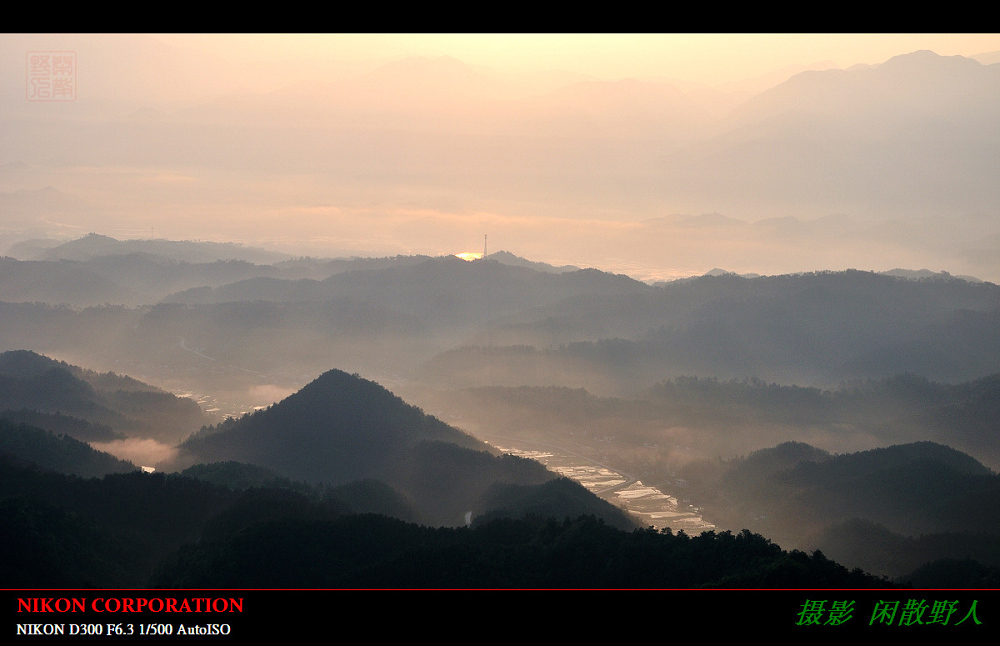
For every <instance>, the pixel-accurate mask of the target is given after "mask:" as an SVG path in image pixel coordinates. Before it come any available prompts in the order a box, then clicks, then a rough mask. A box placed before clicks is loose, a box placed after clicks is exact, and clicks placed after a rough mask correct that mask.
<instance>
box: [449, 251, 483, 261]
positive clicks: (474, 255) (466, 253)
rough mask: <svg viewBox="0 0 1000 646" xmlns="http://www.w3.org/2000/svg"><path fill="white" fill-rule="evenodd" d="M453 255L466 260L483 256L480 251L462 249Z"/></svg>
mask: <svg viewBox="0 0 1000 646" xmlns="http://www.w3.org/2000/svg"><path fill="white" fill-rule="evenodd" d="M455 255H456V256H457V257H459V258H461V259H462V260H468V261H469V262H472V261H473V260H479V259H480V258H482V257H483V254H481V253H472V252H471V251H464V252H462V253H456V254H455Z"/></svg>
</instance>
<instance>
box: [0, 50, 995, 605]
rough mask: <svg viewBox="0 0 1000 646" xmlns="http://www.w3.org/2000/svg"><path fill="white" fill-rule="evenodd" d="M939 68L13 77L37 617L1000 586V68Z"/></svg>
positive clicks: (322, 56)
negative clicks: (577, 592) (59, 90)
mask: <svg viewBox="0 0 1000 646" xmlns="http://www.w3.org/2000/svg"><path fill="white" fill-rule="evenodd" d="M904 36H906V35H895V36H891V35H886V36H880V37H877V38H876V37H875V36H869V35H854V36H852V37H851V38H850V39H846V40H845V39H843V38H840V37H837V36H834V35H821V34H817V35H812V36H809V37H808V38H803V37H801V36H797V35H782V34H772V35H768V36H766V37H759V38H760V40H754V38H753V37H750V36H749V35H743V36H741V35H736V34H731V35H708V34H705V35H695V34H690V35H672V36H658V35H652V34H634V35H628V37H625V36H621V37H619V36H614V35H596V34H595V35H582V34H578V35H563V36H561V37H556V36H544V35H531V34H522V35H509V36H500V35H490V34H480V35H476V36H475V38H470V37H467V36H463V35H454V34H453V35H448V34H442V35H438V36H435V37H431V36H424V35H417V34H411V35H395V36H390V35H382V36H378V35H366V34H355V35H338V36H320V35H315V36H314V35H294V36H277V35H273V36H268V35H249V34H247V35H230V36H221V35H220V36H209V35H198V34H187V35H185V34H175V35H170V34H163V35H150V36H143V35H121V36H119V35H59V34H54V35H45V34H20V35H9V36H6V37H2V38H0V80H4V82H3V83H0V98H2V99H3V100H2V101H0V122H2V123H3V125H4V127H3V129H2V130H0V132H2V135H0V518H2V522H0V534H2V536H0V543H3V544H4V545H8V546H14V547H13V548H12V549H14V550H15V551H18V552H23V553H24V554H25V558H24V559H21V560H16V562H15V561H14V560H9V562H7V563H4V564H3V565H2V568H0V569H2V572H0V575H2V576H0V579H2V580H3V581H4V582H6V583H7V584H8V585H22V586H26V587H37V585H57V586H84V587H93V586H98V587H100V586H110V587H116V586H122V587H128V586H131V587H142V586H149V585H163V586H168V587H169V586H195V587H219V586H230V585H231V586H237V587H239V586H251V587H253V586H261V585H263V586H268V585H270V586H278V587H282V586H290V587H301V586H306V587H308V586H317V587H324V586H326V587H339V586H347V587H366V586H407V585H412V586H415V587H426V586H432V585H443V586H449V585H453V586H458V587H476V585H477V584H479V585H482V586H485V587H491V586H495V587H504V586H510V585H516V586H524V587H545V586H557V587H558V586H570V585H572V586H577V585H578V586H581V587H589V586H591V585H609V586H622V587H630V586H651V587H660V586H668V585H677V586H682V587H683V586H692V587H694V586H722V587H726V586H734V587H741V586H754V585H758V586H760V585H763V586H777V587H781V586H786V587H787V586H792V587H795V586H803V587H816V586H824V585H829V586H846V587H851V586H853V585H856V586H859V587H868V586H878V585H883V586H885V585H888V584H889V582H888V580H887V579H877V578H874V577H871V576H870V575H867V574H865V573H864V572H861V571H860V570H855V571H850V570H847V569H845V568H844V567H841V564H842V565H844V566H847V567H862V568H865V569H866V570H869V571H871V572H874V573H875V574H877V575H884V576H892V577H900V576H907V577H912V579H911V580H913V581H924V582H943V581H948V582H949V583H950V584H952V585H955V586H957V587H966V586H971V585H993V584H994V583H995V582H996V581H1000V553H998V551H997V549H996V547H995V545H996V539H997V537H998V536H1000V519H998V517H997V514H996V512H995V510H996V509H997V501H996V500H995V498H996V495H997V481H996V478H997V476H996V474H995V470H996V469H998V468H1000V444H998V442H997V430H998V428H997V419H1000V418H998V415H1000V403H998V402H1000V287H998V283H1000V263H998V262H997V260H998V259H1000V211H998V210H997V209H998V207H997V205H998V204H1000V182H998V181H997V179H998V178H997V176H996V163H995V162H996V160H997V159H1000V117H998V115H1000V63H998V62H996V61H995V60H994V59H995V58H996V57H995V56H994V55H993V54H995V50H996V49H997V47H998V46H1000V44H998V43H1000V40H997V39H996V38H993V37H992V36H988V35H987V36H984V37H983V38H980V39H979V40H976V42H981V43H982V44H981V45H980V46H978V49H976V50H975V51H978V52H992V54H989V53H988V54H983V55H979V56H977V57H973V56H972V53H973V48H972V45H971V44H970V43H971V42H972V41H973V40H974V38H973V36H974V35H965V36H963V37H962V38H957V37H956V40H955V41H947V40H946V39H945V38H944V37H943V36H940V37H935V38H932V37H931V36H934V35H921V36H913V37H912V38H909V37H907V38H904ZM373 38H374V40H372V39H373ZM893 38H894V39H895V40H893ZM473 40H474V41H475V46H473V45H472V44H471V43H472V41H473ZM890 40H893V42H895V43H897V45H896V46H894V47H892V48H890V47H889V46H888V45H887V44H886V43H888V42H889V41H890ZM959 40H960V41H961V42H962V43H963V46H962V48H957V45H948V42H958V41H959ZM375 41H378V47H373V45H372V43H373V42H375ZM814 41H815V42H814ZM835 41H836V42H837V43H839V45H838V47H840V48H841V50H842V51H843V56H839V55H835V54H836V53H837V52H835V51H831V50H830V49H829V48H827V49H823V47H822V45H824V43H833V42H835ZM848 41H851V42H848ZM854 41H857V42H854ZM876 41H877V42H876ZM904 42H905V43H908V44H907V46H906V47H905V48H901V47H902V46H901V45H900V44H901V43H904ZM790 43H791V44H795V45H796V46H795V47H792V48H791V49H794V50H795V51H796V54H795V55H794V56H788V55H782V56H779V55H777V54H776V53H775V52H777V51H778V50H779V49H780V48H781V47H785V48H786V49H788V48H789V44H790ZM418 44H419V46H417V45H418ZM431 44H433V45H434V46H433V47H432V46H430V45H431ZM861 44H869V45H872V47H871V48H870V49H868V50H866V51H865V52H864V53H863V54H862V53H861V49H860V47H858V48H856V47H855V46H860V45H861ZM875 44H879V45H880V46H881V48H878V49H876V48H875V47H874V45H875ZM459 45H462V46H461V47H459ZM570 45H572V47H575V48H576V49H572V48H570V49H566V48H568V47H570ZM765 45H766V47H764V46H765ZM453 46H454V47H456V49H454V50H452V49H451V47H453ZM698 48H701V49H698ZM890 49H891V50H892V51H891V52H890ZM501 50H503V51H504V52H505V55H504V56H501V57H498V56H497V52H498V51H501ZM571 50H572V51H573V52H574V53H575V56H568V55H567V53H568V52H570V51H571ZM932 50H933V51H932ZM491 51H492V53H491ZM684 51H687V52H692V51H700V52H701V53H700V54H698V55H689V56H685V55H682V54H681V52H684ZM52 52H62V54H60V56H61V58H59V59H58V60H56V59H55V58H52V59H50V58H48V56H49V53H52ZM733 52H737V53H738V55H737V56H734V55H733ZM765 52H771V53H770V54H765ZM876 52H877V53H876ZM639 53H641V55H639ZM70 54H71V56H70ZM957 54H961V55H957ZM67 57H68V58H67ZM629 57H631V59H629ZM713 57H714V59H716V60H717V61H722V60H726V61H727V63H726V66H727V69H729V73H728V74H722V73H721V72H720V68H718V67H717V69H716V73H715V75H714V76H712V75H709V74H708V73H707V72H705V71H704V70H702V72H701V73H696V72H695V71H694V69H695V65H696V64H702V63H706V62H708V59H712V58H713ZM805 57H809V58H805ZM501 59H505V60H504V61H503V62H501ZM666 60H669V61H672V62H671V64H670V65H666V64H664V63H663V61H666ZM764 60H766V61H767V62H766V64H765V63H762V62H761V61H764ZM517 61H520V63H518V62H517ZM48 63H58V64H59V66H60V67H59V69H58V70H57V69H56V67H55V66H53V67H51V68H50V67H46V65H47V64H48ZM577 63H579V64H577ZM585 63H586V64H585ZM751 63H752V64H751ZM67 65H70V67H67ZM518 65H520V68H518ZM706 69H707V68H706ZM737 69H738V70H739V71H737ZM46 70H48V72H46ZM612 70H614V71H612ZM43 72H45V73H49V75H50V76H52V75H58V74H61V75H63V76H61V77H60V78H58V79H56V80H59V81H60V82H63V81H66V82H72V83H73V84H74V95H73V97H72V98H73V100H72V101H70V100H65V101H63V100H53V99H60V97H57V96H54V95H48V94H46V92H47V88H49V86H48V85H46V83H47V82H48V81H51V80H52V79H49V80H48V81H46V79H45V78H42V77H43V76H44V74H43ZM77 72H79V74H77ZM57 73H58V74H57ZM66 75H69V77H68V78H67V77H66ZM63 98H65V97H63ZM480 251H482V252H483V254H482V255H481V254H480V253H479V252H480ZM484 256H485V257H484ZM501 446H502V447H504V448H503V449H502V450H501V449H499V448H497V447H501ZM529 455H530V456H535V457H537V458H538V460H540V461H541V462H540V461H535V460H533V459H528V458H526V457H519V456H529ZM542 462H544V465H543V463H542ZM545 465H547V466H548V468H547V467H546V466H545ZM138 466H142V467H143V469H138V470H137V468H136V467H138ZM152 467H155V469H156V473H152V474H150V473H149V471H150V468H152ZM549 469H552V470H549ZM559 474H563V475H565V476H567V477H562V476H560V475H559ZM581 483H585V484H586V487H585V486H584V484H581ZM609 501H617V502H616V504H612V502H609ZM619 504H620V505H621V506H622V507H623V508H628V509H630V510H632V512H633V513H634V514H636V515H635V516H629V514H628V513H626V512H625V511H624V510H623V508H620V507H618V506H617V505H619ZM640 508H641V509H640ZM154 512H155V513H154ZM639 514H641V517H642V518H643V519H644V520H648V521H649V522H650V523H652V524H654V527H655V528H650V529H645V530H639V531H633V530H635V528H636V523H637V522H638V521H637V520H636V518H639V517H640V516H639ZM671 526H672V527H673V528H674V529H677V527H679V526H683V527H685V528H686V529H689V528H699V529H698V531H700V530H701V528H709V529H711V530H713V531H710V532H706V533H704V534H702V535H700V536H697V535H694V534H693V533H692V535H690V536H689V535H688V534H687V533H685V532H677V533H674V532H673V531H672V530H670V529H668V528H669V527H671ZM660 530H663V531H660ZM692 532H694V530H692ZM754 532H760V534H755V533H754ZM772 539H773V540H774V541H775V543H772V542H770V541H771V540H772ZM779 545H780V546H781V547H779ZM29 546H33V547H30V548H29ZM783 548H784V549H783ZM786 549H792V550H805V552H796V551H792V552H787V551H784V550H786ZM815 550H822V552H819V551H815ZM828 557H832V558H834V559H835V560H836V561H837V562H836V563H835V562H833V561H830V560H829V558H828ZM956 559H958V560H961V563H962V565H961V566H960V567H959V566H957V565H955V563H956V562H957V561H956ZM945 575H948V576H945ZM949 577H950V578H949Z"/></svg>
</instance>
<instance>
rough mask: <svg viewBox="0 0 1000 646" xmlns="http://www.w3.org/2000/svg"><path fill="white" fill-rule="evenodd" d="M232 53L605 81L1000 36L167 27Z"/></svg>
mask: <svg viewBox="0 0 1000 646" xmlns="http://www.w3.org/2000/svg"><path fill="white" fill-rule="evenodd" d="M155 37H156V38H157V39H160V40H162V41H164V42H167V43H171V44H175V45H179V46H188V47H196V48H199V49H202V50H204V51H208V52H212V53H214V54H216V55H219V56H221V57H223V58H227V59H229V60H232V61H237V60H240V59H243V60H246V57H250V59H251V60H302V59H306V60H309V59H330V60H342V61H352V62H367V61H379V60H384V59H387V58H393V57H401V56H444V55H448V56H453V57H455V58H459V59H461V60H463V61H465V62H466V63H469V64H473V65H487V66H490V67H494V68H498V69H502V70H512V71H541V70H548V69H561V70H567V71H571V72H578V73H581V74H588V75H592V76H595V77H597V78H600V79H603V80H614V79H621V78H628V77H651V76H654V77H655V76H667V77H671V78H675V79H678V80H683V81H692V82H700V83H706V84H718V83H726V82H733V81H740V80H743V79H746V78H751V77H755V76H761V75H764V74H768V73H770V72H773V71H775V70H777V69H781V68H783V67H786V66H793V65H811V64H813V63H817V62H823V61H831V62H833V63H834V64H835V65H836V66H837V67H842V68H843V67H849V66H851V65H856V64H859V63H863V64H877V63H881V62H883V61H885V60H887V59H888V58H891V57H892V56H895V55H897V54H901V53H907V52H912V51H916V50H920V49H929V50H932V51H935V52H937V53H938V54H941V55H942V56H954V55H960V56H972V55H975V54H981V53H985V52H995V51H1000V34H340V35H329V34H287V35H273V34H272V35H267V34H244V35H239V34H230V35H205V34H158V35H156V36H155Z"/></svg>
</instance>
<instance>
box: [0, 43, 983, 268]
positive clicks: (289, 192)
mask: <svg viewBox="0 0 1000 646" xmlns="http://www.w3.org/2000/svg"><path fill="white" fill-rule="evenodd" d="M919 50H930V51H932V52H935V53H936V54H937V55H938V56H934V55H931V56H923V57H921V56H913V55H911V56H908V57H906V59H905V61H901V62H900V61H897V64H895V65H894V66H883V65H882V64H883V63H886V62H887V61H889V60H890V59H893V57H900V56H902V55H908V54H911V53H912V52H916V51H919ZM37 51H70V52H73V53H74V55H75V60H76V69H75V71H74V74H75V77H74V80H75V82H76V85H77V96H76V100H75V101H72V102H45V101H31V100H28V98H27V93H26V68H25V66H26V60H27V56H28V54H29V53H30V52H37ZM998 52H1000V35H998V34H982V35H980V34H959V35H947V34H944V35H940V34H889V35H880V34H663V35H661V34H617V35H616V34H556V35H545V34H513V35H505V34H401V35H400V34H390V35H385V34H348V35H319V34H317V35H313V34H293V35H267V34H251V35H240V34H229V35H210V34H154V35H130V34H111V35H87V34H84V35H66V34H54V35H36V34H10V35H4V36H0V119H2V120H3V128H2V130H0V253H2V252H3V251H4V250H6V249H7V248H9V247H10V245H11V244H14V243H15V242H17V241H18V240H23V239H26V238H30V237H51V238H57V239H66V238H70V237H78V236H80V235H84V234H86V233H88V232H91V231H93V232H97V233H103V234H107V235H112V236H116V237H123V238H134V237H148V236H150V235H155V236H162V237H170V238H182V239H192V238H197V239H209V240H235V241H239V242H244V243H248V244H261V245H265V246H270V247H275V248H280V249H282V250H288V251H293V252H295V253H308V254H311V255H355V254H356V255H386V254H396V253H406V254H408V253H426V254H441V253H458V252H468V251H478V250H480V249H481V241H482V236H483V235H484V234H487V233H488V234H489V235H490V242H491V247H492V248H494V249H506V250H508V251H511V252H513V253H516V254H519V255H522V256H526V257H529V258H531V259H533V260H542V261H547V262H553V263H557V264H575V265H589V266H596V267H600V268H603V269H609V270H614V271H621V272H627V273H630V274H631V275H634V276H637V277H641V278H657V277H670V276H683V275H691V274H698V273H703V272H705V271H707V270H709V269H712V268H713V267H722V268H725V269H730V270H734V271H741V272H759V273H781V272H789V271H806V270H818V269H844V268H848V267H857V268H862V269H892V268H894V267H904V268H913V269H921V268H929V269H933V270H935V271H939V270H946V271H950V272H952V273H956V274H972V275H978V276H980V277H983V278H988V279H993V280H997V279H1000V260H998V258H1000V213H998V212H997V208H998V207H997V204H998V203H1000V179H998V178H997V176H996V170H995V169H996V159H997V155H998V154H1000V118H998V117H997V115H1000V73H998V71H997V70H1000V67H998V66H997V65H992V64H991V63H993V62H994V61H996V60H998V58H997V53H998ZM988 53H993V55H992V56H986V57H983V60H982V62H983V63H985V64H983V65H981V64H980V63H977V62H975V61H970V60H965V59H954V58H940V57H957V56H973V55H979V54H988ZM445 56H447V57H449V58H442V57H445ZM415 57H420V58H415ZM857 65H862V66H871V67H869V68H865V69H858V68H853V67H852V66H857ZM830 68H835V69H833V70H831V71H830V72H819V71H815V72H812V74H813V75H812V76H806V77H803V78H804V79H807V80H808V79H811V80H810V81H809V82H805V81H802V82H798V83H790V84H784V85H781V86H780V87H778V86H779V84H782V83H784V82H785V81H786V80H787V79H788V78H789V77H791V76H792V75H794V74H796V73H798V72H800V71H803V70H807V69H812V70H830ZM839 70H848V71H846V72H842V71H839ZM634 79H638V80H634Z"/></svg>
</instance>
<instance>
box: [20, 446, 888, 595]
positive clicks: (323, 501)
mask: <svg viewBox="0 0 1000 646" xmlns="http://www.w3.org/2000/svg"><path fill="white" fill-rule="evenodd" d="M334 493H335V490H334V491H326V492H324V491H323V490H320V489H313V490H311V491H309V492H296V491H291V490H289V489H274V488H250V489H247V490H244V491H234V490H232V489H229V488H225V487H221V486H217V485H212V484H210V483H208V482H205V481H201V480H197V479H194V478H190V477H184V476H176V475H175V476H170V475H163V474H144V473H141V472H133V473H131V474H123V475H111V476H105V477H104V478H103V479H90V480H85V479H81V478H77V477H71V476H65V475H61V474H56V473H52V472H46V471H41V470H39V469H37V468H31V467H25V466H23V465H18V464H15V463H13V462H12V461H10V460H9V459H6V458H4V457H2V456H0V545H2V546H3V547H4V550H5V553H6V554H16V555H17V558H5V559H2V560H0V581H3V583H4V586H5V587H9V588H62V587H84V588H86V587H100V588H124V587H147V586H162V587H208V588H223V587H246V588H265V587H266V588H270V587H287V588H330V587H366V588H374V587H416V588H430V587H444V588H456V587H457V588H465V587H475V588H483V587H502V588H508V587H518V588H523V587H545V588H551V587H584V588H593V587H803V588H815V587H836V588H847V587H850V588H861V587H886V586H887V585H888V584H887V582H886V581H885V580H882V579H878V578H875V577H872V576H870V575H866V574H864V573H863V572H861V571H860V570H855V571H852V572H849V571H848V570H847V569H845V568H843V567H842V566H839V565H837V564H836V563H834V562H833V561H830V560H828V559H826V558H825V557H824V556H822V554H820V553H818V552H817V553H814V554H812V555H811V556H810V555H808V554H805V553H803V552H785V551H783V550H781V549H780V548H779V547H778V546H777V545H775V544H773V543H771V542H770V541H769V540H767V539H766V538H764V537H762V536H759V535H756V534H751V533H750V532H742V533H739V534H735V535H734V534H730V533H728V532H724V533H721V534H714V533H709V534H703V535H701V536H698V537H688V536H686V535H684V534H683V533H678V534H676V535H674V534H672V533H670V532H663V533H660V532H656V531H653V530H634V531H622V530H618V529H615V528H613V527H610V526H609V525H607V524H606V523H603V522H602V521H600V520H598V519H595V518H594V517H587V516H584V517H579V518H577V519H576V520H570V519H569V518H565V519H564V520H561V521H558V520H555V519H548V520H543V519H542V518H541V517H537V516H529V517H526V518H523V519H512V518H498V519H495V520H492V521H489V522H485V523H482V524H477V525H474V526H473V527H461V528H437V529H435V528H432V527H427V526H420V525H416V524H413V523H406V522H403V521H400V520H397V519H392V518H388V517H386V516H380V515H374V514H360V515H359V514H355V513H352V510H353V508H352V506H351V505H349V504H348V503H346V502H345V501H343V500H341V499H339V498H337V497H336V496H335V495H333V494H334Z"/></svg>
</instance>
